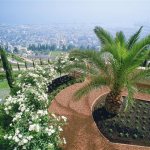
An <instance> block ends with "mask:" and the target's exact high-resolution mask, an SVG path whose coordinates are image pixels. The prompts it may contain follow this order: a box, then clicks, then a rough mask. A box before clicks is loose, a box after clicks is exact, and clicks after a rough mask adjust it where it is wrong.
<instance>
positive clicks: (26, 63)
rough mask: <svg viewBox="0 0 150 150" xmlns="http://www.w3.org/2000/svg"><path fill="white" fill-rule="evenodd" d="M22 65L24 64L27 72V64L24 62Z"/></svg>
mask: <svg viewBox="0 0 150 150" xmlns="http://www.w3.org/2000/svg"><path fill="white" fill-rule="evenodd" d="M24 63H25V68H26V70H27V69H28V66H27V62H26V61H25V62H24Z"/></svg>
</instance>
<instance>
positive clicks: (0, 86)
mask: <svg viewBox="0 0 150 150" xmlns="http://www.w3.org/2000/svg"><path fill="white" fill-rule="evenodd" d="M9 91H10V90H9V86H8V84H7V81H6V80H2V81H0V99H4V98H5V97H6V96H8V95H9Z"/></svg>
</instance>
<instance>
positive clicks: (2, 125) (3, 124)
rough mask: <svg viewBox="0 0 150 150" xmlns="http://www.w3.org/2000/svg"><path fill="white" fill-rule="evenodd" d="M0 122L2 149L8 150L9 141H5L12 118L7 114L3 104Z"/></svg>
mask: <svg viewBox="0 0 150 150" xmlns="http://www.w3.org/2000/svg"><path fill="white" fill-rule="evenodd" d="M0 120H1V121H0V149H1V150H8V149H9V147H8V141H7V140H5V139H4V135H5V134H6V133H7V130H8V128H9V124H10V122H11V120H12V118H11V117H10V116H9V115H7V114H6V113H5V110H4V105H3V104H0Z"/></svg>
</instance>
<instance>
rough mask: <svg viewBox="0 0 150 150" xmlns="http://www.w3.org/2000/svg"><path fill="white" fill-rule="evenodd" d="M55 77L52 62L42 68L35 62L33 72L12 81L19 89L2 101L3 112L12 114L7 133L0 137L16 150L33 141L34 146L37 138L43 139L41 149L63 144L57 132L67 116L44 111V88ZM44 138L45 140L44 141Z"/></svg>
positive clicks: (46, 100) (26, 146) (45, 98)
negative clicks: (43, 145) (11, 144)
mask: <svg viewBox="0 0 150 150" xmlns="http://www.w3.org/2000/svg"><path fill="white" fill-rule="evenodd" d="M55 77H56V72H55V70H54V67H53V66H52V65H49V66H47V67H44V68H43V67H41V66H37V68H35V70H34V72H29V73H25V74H22V75H21V74H20V75H19V76H18V81H17V83H16V85H17V86H18V87H19V90H18V91H17V93H16V95H13V96H9V97H8V98H7V99H6V102H5V104H4V105H5V111H6V113H7V114H9V115H11V116H12V117H13V119H12V122H11V124H10V127H11V130H10V133H9V132H8V134H7V135H5V136H4V138H5V139H8V140H11V141H13V142H12V143H14V147H15V149H16V150H18V149H27V150H28V149H30V148H31V145H30V144H32V143H33V142H34V143H36V144H34V145H36V146H37V145H38V144H39V142H38V140H39V139H40V141H42V142H45V149H48V148H54V146H56V145H58V144H62V143H64V144H66V141H65V139H61V138H60V132H61V131H63V129H62V126H63V125H64V123H65V122H66V121H67V118H66V117H64V116H56V115H55V114H51V115H50V114H49V113H48V111H47V108H48V106H49V100H48V94H47V91H46V89H47V85H48V83H50V82H52V80H53V79H54V78H55ZM41 135H42V136H41ZM43 135H44V136H45V137H44V138H43ZM40 136H41V137H40ZM45 138H46V139H49V140H46V141H45ZM31 141H32V142H31ZM39 149H40V148H39Z"/></svg>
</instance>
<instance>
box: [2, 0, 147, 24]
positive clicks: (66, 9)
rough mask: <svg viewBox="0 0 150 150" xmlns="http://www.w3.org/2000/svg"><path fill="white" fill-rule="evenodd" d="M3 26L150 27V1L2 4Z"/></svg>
mask: <svg viewBox="0 0 150 150" xmlns="http://www.w3.org/2000/svg"><path fill="white" fill-rule="evenodd" d="M0 23H9V24H51V23H89V24H90V23H103V24H106V25H110V24H114V25H127V26H128V25H129V26H130V25H133V24H136V23H138V24H139V23H140V24H141V25H142V24H143V23H145V24H146V23H150V0H0Z"/></svg>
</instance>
